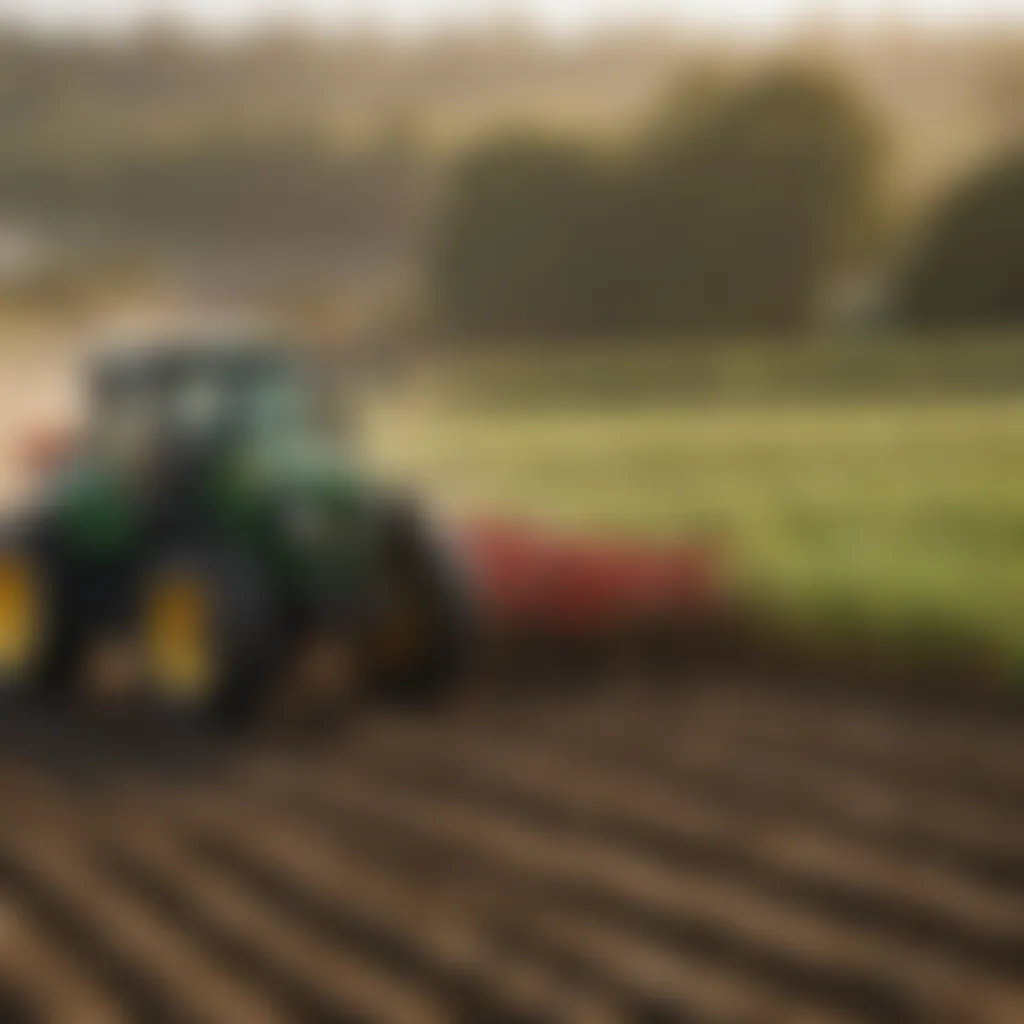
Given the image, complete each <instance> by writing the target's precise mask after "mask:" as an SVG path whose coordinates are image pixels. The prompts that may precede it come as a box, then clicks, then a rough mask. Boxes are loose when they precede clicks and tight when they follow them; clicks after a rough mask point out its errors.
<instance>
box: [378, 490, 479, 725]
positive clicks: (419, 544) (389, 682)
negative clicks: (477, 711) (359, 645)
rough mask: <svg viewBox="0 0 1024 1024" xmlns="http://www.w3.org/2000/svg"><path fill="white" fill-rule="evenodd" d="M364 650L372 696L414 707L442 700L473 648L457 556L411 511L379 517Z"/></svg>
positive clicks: (470, 606) (403, 508) (395, 511)
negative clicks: (376, 576) (377, 560)
mask: <svg viewBox="0 0 1024 1024" xmlns="http://www.w3.org/2000/svg"><path fill="white" fill-rule="evenodd" d="M381 554H382V570H381V578H380V580H379V585H378V591H377V593H378V598H377V602H376V614H375V616H374V619H373V623H372V625H371V630H370V633H371V637H370V643H369V648H370V651H371V655H370V658H371V662H372V665H373V673H372V674H373V676H374V679H373V683H372V685H373V690H374V692H376V693H378V694H380V695H381V696H383V697H384V698H385V699H391V700H397V701H399V702H401V703H404V704H407V705H413V706H416V707H431V706H434V705H436V704H438V703H440V702H442V701H443V700H444V699H445V698H446V697H447V696H448V695H449V694H450V693H451V692H452V691H453V690H454V688H455V687H456V686H457V684H458V683H459V682H460V681H461V679H462V676H463V675H464V671H465V669H466V667H467V665H468V662H469V655H470V652H471V647H472V637H473V632H474V631H473V628H472V621H473V615H472V609H473V603H472V600H471V594H470V587H469V585H468V581H467V579H466V576H465V574H464V572H463V569H462V565H461V563H460V560H459V558H458V557H457V555H456V553H455V552H454V551H453V550H452V549H451V547H450V546H449V545H448V544H447V543H446V542H445V538H444V537H443V536H442V535H441V533H440V532H439V531H438V530H437V529H436V528H435V527H433V525H432V524H431V523H430V522H428V520H427V519H426V518H425V517H424V516H423V515H422V514H421V513H420V512H419V511H418V510H417V509H415V508H414V507H411V506H408V505H401V506H398V507H396V508H393V509H390V510H389V511H388V513H387V515H386V517H385V521H384V528H383V537H382V552H381Z"/></svg>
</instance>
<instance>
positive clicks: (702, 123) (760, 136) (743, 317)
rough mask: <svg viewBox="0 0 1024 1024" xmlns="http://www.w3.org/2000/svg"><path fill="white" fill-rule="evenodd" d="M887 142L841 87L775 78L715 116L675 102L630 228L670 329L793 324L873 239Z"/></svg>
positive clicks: (718, 108)
mask: <svg viewBox="0 0 1024 1024" xmlns="http://www.w3.org/2000/svg"><path fill="white" fill-rule="evenodd" d="M879 141H880V140H879V137H878V134H877V132H876V129H875V126H874V124H873V122H872V121H871V119H870V118H869V117H868V115H867V114H866V112H865V111H864V110H862V108H861V107H860V105H859V104H858V103H857V102H856V100H855V98H854V97H853V96H851V95H850V94H849V93H848V92H847V91H846V90H845V89H844V88H843V87H842V85H841V84H840V83H838V82H837V81H835V80H834V79H832V78H830V77H827V76H824V75H821V74H818V73H815V72H811V71H805V70H800V69H783V70H779V71H775V72H773V73H771V74H769V75H767V76H766V77H764V78H761V79H759V80H755V81H754V82H753V83H751V84H750V85H748V86H747V87H745V88H742V89H740V90H737V91H733V92H732V93H727V94H725V95H724V96H722V95H721V94H718V95H715V94H713V95H712V97H711V99H710V102H709V103H708V105H707V109H706V110H704V111H703V112H701V113H698V114H695V113H694V111H693V109H692V107H687V106H686V105H685V104H680V103H673V104H670V105H668V106H667V107H666V115H665V116H664V117H663V118H661V119H659V120H657V121H656V122H655V125H654V128H653V130H652V131H651V132H650V134H649V137H648V139H647V140H646V142H645V145H644V149H643V153H642V157H641V160H640V166H639V170H638V174H639V177H640V181H639V183H638V184H637V186H636V193H637V195H638V197H639V201H640V208H639V210H638V213H637V216H636V219H635V225H636V230H637V232H638V234H639V236H640V238H641V243H640V244H639V245H638V246H637V248H638V250H639V251H640V252H641V253H643V254H644V257H645V262H646V263H647V264H649V266H650V268H651V271H652V275H651V276H650V277H649V279H648V280H649V288H650V295H649V299H648V306H647V308H648V317H649V319H650V320H651V323H652V325H653V326H662V327H666V328H677V329H678V328H687V327H690V328H747V327H753V328H763V327H775V328H794V327H801V326H805V325H807V324H808V323H810V322H811V321H812V320H813V319H814V318H815V316H816V315H817V314H819V313H820V311H821V309H822V307H823V304H824V302H825V300H826V298H827V296H828V292H829V290H830V288H831V286H832V285H833V283H834V282H835V281H836V279H837V278H838V277H839V276H840V275H841V274H842V273H843V272H844V271H845V270H847V269H848V268H849V267H850V266H851V265H852V264H853V263H854V262H855V261H856V259H857V257H858V255H859V254H860V253H862V252H863V251H864V249H865V247H866V243H867V242H868V240H869V239H870V237H871V233H872V225H873V223H874V222H875V216H876V210H875V204H876V200H877V195H878V186H879V180H878V170H879V161H878V156H879V152H880V146H879Z"/></svg>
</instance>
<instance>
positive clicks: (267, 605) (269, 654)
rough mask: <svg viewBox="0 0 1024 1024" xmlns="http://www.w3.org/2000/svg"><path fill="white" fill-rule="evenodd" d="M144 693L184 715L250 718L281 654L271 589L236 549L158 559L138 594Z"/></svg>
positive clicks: (238, 722)
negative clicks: (146, 687)
mask: <svg viewBox="0 0 1024 1024" xmlns="http://www.w3.org/2000/svg"><path fill="white" fill-rule="evenodd" d="M142 634H143V635H142V648H143V652H144V662H145V665H146V670H147V677H148V681H149V686H150V692H151V694H152V695H153V696H154V697H155V700H156V703H157V704H158V706H159V707H160V708H161V709H165V710H169V711H170V712H171V713H172V714H174V715H177V716H180V717H181V718H183V719H185V720H186V721H203V722H209V723H213V724H215V725H220V726H226V727H229V728H230V727H240V726H244V725H247V724H249V723H250V722H251V721H252V720H253V719H254V718H255V717H256V716H257V714H258V713H259V711H260V710H261V709H262V707H263V705H264V704H265V702H266V700H267V698H268V693H269V690H270V688H271V687H272V686H273V685H274V683H275V682H276V679H277V677H278V674H279V673H280V671H281V669H282V665H283V662H284V659H285V652H286V646H287V638H286V636H285V630H284V627H283V623H282V622H281V616H280V614H279V613H278V609H277V608H276V607H275V602H274V595H273V591H272V588H271V587H270V586H269V584H268V582H267V580H266V579H265V577H264V576H263V574H262V573H261V572H260V571H259V568H258V566H256V565H255V564H254V563H253V561H252V560H251V559H248V558H246V557H245V556H244V555H242V554H236V553H234V552H228V551H221V550H216V549H204V548H197V549H196V550H193V551H189V552H188V553H184V554H181V555H176V556H172V557H168V558H166V559H164V560H162V561H161V562H160V563H159V564H158V565H157V566H156V567H155V569H154V570H152V571H151V572H150V573H149V574H148V575H147V582H146V584H145V585H144V587H143V593H142Z"/></svg>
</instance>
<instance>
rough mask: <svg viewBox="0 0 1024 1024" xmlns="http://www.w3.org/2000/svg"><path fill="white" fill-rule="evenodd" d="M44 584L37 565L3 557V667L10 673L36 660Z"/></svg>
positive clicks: (0, 586) (0, 603) (0, 643)
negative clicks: (34, 658)
mask: <svg viewBox="0 0 1024 1024" xmlns="http://www.w3.org/2000/svg"><path fill="white" fill-rule="evenodd" d="M42 609H43V601H42V587H41V586H40V581H39V576H38V574H37V572H36V570H35V567H34V566H32V565H31V564H30V563H29V562H27V561H26V560H25V559H24V558H21V557H17V556H4V557H0V671H2V672H3V673H4V675H5V676H7V677H10V676H12V675H16V674H17V673H19V672H23V671H26V670H27V669H28V668H29V667H30V664H31V662H32V658H33V656H34V655H35V652H36V648H37V645H38V642H39V638H40V633H41V626H42V617H43V616H42Z"/></svg>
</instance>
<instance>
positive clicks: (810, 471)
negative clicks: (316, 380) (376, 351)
mask: <svg viewBox="0 0 1024 1024" xmlns="http://www.w3.org/2000/svg"><path fill="white" fill-rule="evenodd" d="M398 398H399V396H398V395H392V396H391V399H392V400H391V401H389V402H387V403H385V404H384V406H383V411H382V412H381V413H380V414H379V415H375V416H374V417H372V420H371V422H372V425H373V430H372V431H371V437H372V438H373V440H374V441H375V443H376V446H377V448H378V451H379V453H380V455H381V457H382V458H384V459H385V461H386V463H387V464H388V465H389V466H391V467H393V468H394V469H395V470H396V471H397V472H400V473H402V474H412V475H414V476H415V477H416V478H418V479H420V480H422V481H423V482H424V483H425V484H426V485H427V486H428V487H429V488H431V489H432V490H433V491H435V492H437V493H439V494H442V495H450V496H451V497H452V498H453V499H454V500H456V501H458V502H460V503H464V504H468V505H470V506H473V507H485V508H492V509H497V510H501V511H506V512H512V513H515V514H525V515H529V516H531V517H535V518H539V519H541V520H544V521H552V522H557V523H560V524H568V525H572V526H579V527H584V528H588V529H592V530H597V531H605V532H609V531H614V532H615V533H619V534H640V535H645V536H658V537H676V536H680V535H681V536H689V535H703V536H708V537H710V538H714V539H716V540H717V541H719V542H721V543H722V544H723V545H724V547H725V550H726V551H727V552H728V553H729V555H730V558H731V562H732V564H733V566H734V567H735V573H736V579H737V583H738V585H739V586H740V587H741V588H742V589H743V591H744V592H746V593H747V594H749V595H751V596H752V597H753V598H754V599H755V600H757V601H758V602H759V604H760V607H762V608H764V609H766V610H768V611H769V613H770V614H773V615H775V616H778V617H779V618H780V619H782V620H787V621H791V622H793V623H796V624H799V625H800V626H801V627H812V628H814V629H817V630H819V631H829V630H833V631H841V632H842V633H844V634H846V635H849V636H857V637H859V636H861V635H863V636H864V637H865V638H866V639H872V640H885V641H886V642H888V643H890V644H894V645H913V646H914V647H916V648H922V647H923V648H927V649H929V650H930V651H931V652H932V653H933V654H934V653H941V651H943V650H946V649H951V650H952V649H956V650H958V651H962V650H964V649H968V650H969V649H972V648H973V647H974V646H975V645H978V646H983V647H984V648H986V649H990V650H992V651H994V652H997V653H998V654H999V656H1000V657H1002V658H1005V659H1007V660H1008V661H1009V663H1010V664H1011V665H1013V666H1017V665H1021V666H1024V630H1022V629H1021V623H1022V617H1024V337H1021V338H1013V337H1007V338H1003V339H1000V340H995V339H983V338H959V339H948V340H947V341H944V342H941V343H939V342H931V343H929V342H925V341H922V340H913V339H888V340H881V339H875V340H871V341H853V340H843V341H832V342H817V343H815V344H809V343H800V344H797V343H781V342H778V341H776V342H772V341H768V340H765V341H762V342H750V343H747V344H729V345H718V346H716V347H715V349H714V350H713V351H710V352H709V351H697V350H695V349H694V348H693V347H692V346H690V347H683V346H679V345H669V344H662V345H655V344H643V345H639V344H632V345H630V344H627V343H622V344H621V345H617V346H610V345H606V346H601V347H598V348H595V347H593V346H587V347H583V346H580V347H578V348H574V347H568V348H566V347H564V346H563V347H561V348H560V349H557V350H551V349H544V348H540V347H531V346H522V347H519V348H516V349H505V350H502V351H500V352H498V351H477V352H474V353H467V352H465V351H464V350H463V351H460V352H448V353H446V354H443V355H441V356H438V357H435V358H433V359H432V360H431V361H430V362H429V363H425V365H424V366H423V367H421V368H420V369H419V371H417V372H416V373H414V374H413V376H412V379H411V380H409V381H407V382H406V383H405V384H404V385H403V386H402V388H401V396H400V398H401V400H398Z"/></svg>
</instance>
